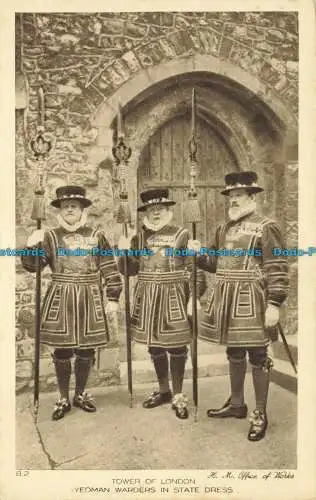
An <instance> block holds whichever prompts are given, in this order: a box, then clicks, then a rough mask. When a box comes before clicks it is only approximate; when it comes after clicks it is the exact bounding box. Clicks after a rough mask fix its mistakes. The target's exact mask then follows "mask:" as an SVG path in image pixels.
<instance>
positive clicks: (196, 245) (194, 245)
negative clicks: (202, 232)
mask: <svg viewBox="0 0 316 500" xmlns="http://www.w3.org/2000/svg"><path fill="white" fill-rule="evenodd" d="M200 248H201V242H200V241H199V240H189V241H188V243H187V249H188V250H193V252H195V253H197V252H199V250H200Z"/></svg>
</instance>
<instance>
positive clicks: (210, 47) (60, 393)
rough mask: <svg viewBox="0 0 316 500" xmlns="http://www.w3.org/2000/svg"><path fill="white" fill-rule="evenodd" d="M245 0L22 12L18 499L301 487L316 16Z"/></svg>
mask: <svg viewBox="0 0 316 500" xmlns="http://www.w3.org/2000/svg"><path fill="white" fill-rule="evenodd" d="M235 3H236V7H235V8H233V9H232V8H231V6H230V7H229V8H227V9H225V4H223V5H222V6H221V7H220V8H219V10H215V9H216V6H215V4H214V6H212V9H213V8H214V10H208V9H209V7H210V6H206V5H205V4H203V8H201V9H198V10H194V9H193V8H192V6H191V8H190V7H189V6H188V4H187V3H184V4H183V6H182V5H181V7H180V4H179V2H178V3H176V4H175V7H174V8H171V9H170V10H167V9H166V8H165V6H164V7H163V8H159V5H158V6H157V9H156V8H155V10H152V8H153V7H154V6H151V9H148V10H146V9H145V8H144V5H143V4H142V6H141V8H138V6H136V5H135V7H136V9H135V8H134V7H133V8H130V10H128V6H126V5H125V7H124V8H123V7H122V8H121V9H120V10H115V11H112V10H110V9H109V8H107V7H109V6H105V7H104V8H103V9H102V8H98V9H95V10H94V11H93V10H91V11H90V8H89V11H87V10H86V9H84V8H82V6H80V9H79V8H78V9H77V8H76V9H75V10H73V9H67V8H66V4H65V5H63V6H62V7H58V9H53V10H51V11H50V10H48V9H45V10H44V11H42V10H41V9H40V8H39V6H36V9H28V10H27V11H26V10H24V9H23V8H22V6H21V7H20V8H19V9H16V10H15V11H14V12H12V13H11V14H12V16H13V17H12V27H13V25H14V45H15V62H14V64H15V146H14V147H15V164H14V166H13V165H12V169H13V170H14V177H15V193H14V196H15V208H14V218H15V228H14V237H15V244H13V243H12V244H9V243H8V241H3V242H2V245H1V246H2V247H3V248H2V249H1V252H2V262H3V261H4V260H5V261H8V260H9V259H10V262H12V261H13V262H14V264H13V266H14V270H13V273H14V277H15V278H14V280H15V290H13V292H12V293H13V294H14V298H15V307H14V317H15V319H14V325H13V329H14V330H15V360H14V363H15V367H14V374H13V378H14V382H15V387H12V390H11V393H12V397H13V394H15V423H14V425H13V427H14V433H15V445H14V455H15V457H14V460H15V467H13V468H14V476H15V479H14V481H15V488H16V489H15V490H14V491H15V493H12V495H13V496H11V497H8V498H22V497H19V496H18V495H19V494H21V492H23V484H24V485H25V487H26V488H31V485H32V484H33V482H34V484H35V483H36V482H37V483H38V484H40V485H41V489H42V495H44V496H42V497H41V498H44V497H45V498H65V499H66V498H67V499H68V498H91V497H92V496H98V497H99V498H125V497H134V498H140V497H144V498H147V497H148V498H156V497H159V498H161V497H162V498H166V499H167V498H176V497H177V498H182V497H186V496H188V495H190V497H193V498H211V497H214V498H234V497H236V498H237V497H239V495H240V494H244V497H243V498H246V496H247V498H248V497H249V498H250V497H252V498H268V497H269V490H270V491H271V488H276V490H275V492H276V494H277V496H279V497H280V498H283V497H284V498H292V497H291V496H290V495H291V488H292V493H293V492H294V489H293V486H291V485H292V484H294V483H295V484H296V481H297V480H299V478H300V477H301V476H300V475H299V457H300V450H301V448H300V441H299V440H298V413H299V411H300V409H299V405H298V390H299V389H298V388H299V387H300V385H299V384H300V376H301V369H302V365H304V358H303V357H302V356H301V351H300V349H301V344H300V340H299V331H301V326H300V322H301V321H302V317H301V315H300V314H299V307H298V305H299V296H300V290H301V289H302V288H303V287H304V288H305V287H309V283H308V282H306V281H305V283H304V285H302V282H301V278H300V277H299V269H300V265H301V264H300V263H301V262H302V261H304V263H303V270H304V269H305V272H306V271H307V275H306V276H307V279H308V269H307V266H308V265H309V263H310V262H312V260H313V256H314V254H315V253H316V244H315V241H313V239H309V235H306V237H305V235H304V238H303V239H302V238H301V237H300V235H301V234H302V228H303V227H304V226H301V222H300V219H299V203H300V197H301V196H302V190H301V184H299V180H301V179H302V178H303V173H302V172H303V171H302V169H303V168H305V167H306V165H305V166H303V165H302V162H301V158H300V156H299V137H300V134H301V133H302V131H301V130H300V127H301V124H300V116H301V115H300V112H301V108H300V106H299V103H300V99H301V96H300V94H299V82H300V81H301V80H300V79H301V78H302V75H301V74H300V73H301V71H302V67H306V64H305V66H304V65H303V63H302V62H301V60H300V58H301V56H302V51H301V50H300V48H301V43H302V40H301V37H302V36H303V35H302V20H301V18H300V16H301V12H300V10H299V5H297V6H296V7H295V5H294V4H295V2H294V4H293V5H292V4H291V6H290V3H289V4H287V3H284V4H283V6H282V8H278V7H277V6H275V8H271V4H269V7H270V8H269V10H263V7H262V10H260V9H259V8H258V6H254V4H251V3H249V8H244V7H241V6H240V8H238V6H239V5H238V4H239V2H235ZM63 7H64V8H63ZM13 18H14V23H13ZM10 113H12V110H11V111H10ZM299 124H300V126H299ZM305 126H307V125H305ZM302 134H304V132H303V133H302ZM307 176H308V172H307ZM310 183H311V185H313V186H314V184H315V179H313V178H311V179H310ZM301 213H302V212H301ZM11 229H12V228H11ZM314 258H315V257H314ZM304 265H305V267H304ZM310 279H312V278H311V276H310ZM300 287H301V288H300ZM306 317H307V316H306ZM303 319H304V318H303ZM311 333H312V332H311V331H309V332H308V334H311ZM311 345H312V344H311ZM307 366H310V365H308V363H307ZM310 375H311V374H309V376H310ZM303 377H304V373H303ZM304 380H305V378H304ZM306 391H307V389H306ZM311 411H312V412H313V411H314V410H313V409H312V410H311ZM312 414H313V413H312ZM302 418H303V417H302ZM66 471H67V474H69V476H68V480H70V482H69V484H68V483H67V484H66V483H65V486H64V483H60V484H59V485H58V486H56V489H55V486H53V485H54V484H55V483H56V480H54V477H62V478H63V479H65V478H66V476H65V473H66ZM101 472H102V474H103V475H101ZM59 473H60V476H56V474H59ZM87 474H89V476H87ZM44 478H45V479H44ZM46 481H47V483H46ZM37 483H36V484H37ZM45 484H46V487H45ZM256 484H258V486H256ZM49 485H51V487H50V486H49ZM259 485H262V489H261V486H259ZM300 486H301V487H302V488H303V482H302V483H300V484H299V485H298V486H297V488H298V490H297V492H299V491H302V492H303V491H304V490H299V487H300ZM304 487H306V488H307V487H308V485H307V484H305V483H304ZM43 488H44V490H43ZM307 491H310V489H307ZM281 492H282V495H283V496H282V495H281V496H280V493H281ZM38 494H39V493H38ZM14 495H15V496H14ZM286 495H288V496H286ZM299 495H300V493H298V496H297V498H302V499H303V498H307V496H306V497H305V496H299ZM36 498H37V496H36ZM293 498H294V496H293Z"/></svg>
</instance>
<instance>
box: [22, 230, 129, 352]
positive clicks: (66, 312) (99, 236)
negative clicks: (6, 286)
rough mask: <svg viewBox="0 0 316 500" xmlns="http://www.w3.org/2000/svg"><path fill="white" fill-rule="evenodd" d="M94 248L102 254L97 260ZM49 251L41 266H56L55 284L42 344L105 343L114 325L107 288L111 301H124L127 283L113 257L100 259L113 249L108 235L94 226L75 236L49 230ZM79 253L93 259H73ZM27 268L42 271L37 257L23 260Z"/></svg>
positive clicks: (45, 311)
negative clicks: (121, 298) (109, 320)
mask: <svg viewBox="0 0 316 500" xmlns="http://www.w3.org/2000/svg"><path fill="white" fill-rule="evenodd" d="M94 247H98V249H99V250H100V251H99V252H98V254H97V255H94V256H93V255H92V252H91V250H92V248H94ZM43 249H44V251H45V256H44V257H41V258H40V263H41V268H44V267H45V266H47V265H49V266H50V268H51V270H52V275H51V279H52V281H51V283H50V285H49V287H48V289H47V292H46V295H45V297H44V301H43V306H42V312H41V342H42V343H44V344H48V345H52V346H54V347H97V346H102V345H105V344H106V343H107V342H108V327H107V322H106V317H105V313H104V306H103V289H102V287H103V285H105V286H106V296H107V298H108V299H109V300H114V301H118V299H119V296H120V293H121V289H122V282H121V276H120V274H119V271H118V269H117V265H116V262H115V260H114V257H113V255H109V256H108V255H106V256H101V255H100V253H101V251H102V250H103V251H104V250H107V251H108V252H109V253H110V251H111V247H110V245H109V243H108V241H107V239H106V238H105V236H104V234H103V233H102V232H101V231H96V230H94V229H92V228H91V227H88V226H82V227H80V228H79V229H78V230H77V231H75V232H69V231H67V230H66V229H64V228H62V227H59V228H57V229H53V230H50V231H46V232H45V234H44V243H43ZM76 249H80V250H86V252H85V253H87V254H88V255H80V256H77V255H69V254H70V253H73V252H70V251H71V250H73V251H74V250H76ZM67 253H68V255H67ZM95 253H96V251H95ZM22 264H23V267H24V268H25V269H27V270H28V271H30V272H35V271H36V267H35V257H32V256H24V257H22Z"/></svg>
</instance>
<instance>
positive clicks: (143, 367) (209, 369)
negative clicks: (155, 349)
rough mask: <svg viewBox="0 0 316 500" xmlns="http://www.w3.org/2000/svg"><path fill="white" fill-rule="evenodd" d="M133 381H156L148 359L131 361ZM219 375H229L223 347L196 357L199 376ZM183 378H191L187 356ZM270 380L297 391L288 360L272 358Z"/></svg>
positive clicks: (124, 368)
mask: <svg viewBox="0 0 316 500" xmlns="http://www.w3.org/2000/svg"><path fill="white" fill-rule="evenodd" d="M132 367H133V383H135V384H143V383H153V384H156V383H157V379H156V374H155V370H154V366H153V363H152V362H151V360H150V359H148V358H147V360H139V361H133V363H132ZM247 371H248V372H250V371H251V365H250V363H248V365H247ZM220 375H227V376H228V375H229V365H228V362H227V358H226V354H225V348H224V349H223V347H222V352H216V353H214V354H202V355H199V359H198V376H199V378H206V377H216V376H220ZM184 378H185V379H192V362H191V359H190V356H189V359H188V361H187V365H186V370H185V377H184ZM271 380H272V381H273V382H275V383H276V384H278V385H279V386H281V387H283V388H285V389H288V390H289V391H291V392H294V393H297V377H296V375H295V373H294V371H293V368H292V366H291V364H290V363H289V361H284V360H282V359H278V358H276V357H275V358H274V367H273V370H272V371H271ZM120 383H121V384H122V385H126V384H127V363H126V362H121V364H120Z"/></svg>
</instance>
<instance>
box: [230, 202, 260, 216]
mask: <svg viewBox="0 0 316 500" xmlns="http://www.w3.org/2000/svg"><path fill="white" fill-rule="evenodd" d="M256 209H257V204H256V202H255V201H252V202H251V203H249V205H247V207H245V208H244V209H243V210H239V211H238V212H237V213H236V214H234V215H233V214H232V211H231V209H229V210H228V217H229V218H230V220H233V221H237V220H238V219H241V217H244V216H245V215H248V214H251V213H252V212H255V211H256Z"/></svg>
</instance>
